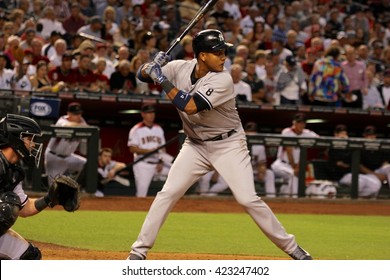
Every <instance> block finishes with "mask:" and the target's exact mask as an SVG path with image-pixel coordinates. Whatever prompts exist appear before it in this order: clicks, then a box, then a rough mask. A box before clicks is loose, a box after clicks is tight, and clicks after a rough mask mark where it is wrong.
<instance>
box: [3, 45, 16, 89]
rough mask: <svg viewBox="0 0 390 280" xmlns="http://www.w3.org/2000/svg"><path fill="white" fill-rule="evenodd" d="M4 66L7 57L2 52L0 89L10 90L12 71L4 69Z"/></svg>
mask: <svg viewBox="0 0 390 280" xmlns="http://www.w3.org/2000/svg"><path fill="white" fill-rule="evenodd" d="M6 65H7V55H6V54H5V53H3V52H0V89H3V90H11V89H12V80H13V76H14V71H13V70H11V69H6V68H5V66H6Z"/></svg>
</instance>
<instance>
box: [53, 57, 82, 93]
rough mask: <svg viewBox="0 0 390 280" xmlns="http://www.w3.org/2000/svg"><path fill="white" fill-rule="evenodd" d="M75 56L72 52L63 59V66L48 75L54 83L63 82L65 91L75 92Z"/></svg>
mask: <svg viewBox="0 0 390 280" xmlns="http://www.w3.org/2000/svg"><path fill="white" fill-rule="evenodd" d="M72 61H73V55H72V53H71V52H70V51H68V52H65V53H64V54H63V55H62V57H61V65H60V66H57V67H55V68H54V69H51V70H50V71H49V73H48V76H49V79H50V81H51V82H52V83H58V82H63V83H64V89H67V90H74V88H75V87H76V85H77V80H76V71H75V70H74V69H72Z"/></svg>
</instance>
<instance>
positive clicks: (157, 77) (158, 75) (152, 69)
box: [145, 62, 167, 85]
mask: <svg viewBox="0 0 390 280" xmlns="http://www.w3.org/2000/svg"><path fill="white" fill-rule="evenodd" d="M145 73H146V74H148V75H149V77H150V78H151V79H152V80H153V81H154V82H155V83H156V84H159V85H161V84H162V82H164V81H165V80H166V79H167V78H166V77H165V76H164V75H163V74H162V72H161V66H160V65H158V64H157V63H155V62H151V63H149V64H148V65H147V66H146V68H145Z"/></svg>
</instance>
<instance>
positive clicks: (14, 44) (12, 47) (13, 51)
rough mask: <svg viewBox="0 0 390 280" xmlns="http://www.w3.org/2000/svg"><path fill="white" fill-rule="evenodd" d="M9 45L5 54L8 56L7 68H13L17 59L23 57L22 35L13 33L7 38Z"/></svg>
mask: <svg viewBox="0 0 390 280" xmlns="http://www.w3.org/2000/svg"><path fill="white" fill-rule="evenodd" d="M7 43H8V44H7V46H6V49H5V51H4V54H5V55H6V56H7V64H6V67H7V68H13V67H14V66H15V64H16V62H17V61H21V60H22V59H23V53H24V52H23V50H22V48H21V47H19V45H20V37H19V36H16V35H11V36H9V37H8V39H7Z"/></svg>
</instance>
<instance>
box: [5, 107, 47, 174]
mask: <svg viewBox="0 0 390 280" xmlns="http://www.w3.org/2000/svg"><path fill="white" fill-rule="evenodd" d="M41 135H42V132H41V128H40V127H39V125H38V124H37V122H36V121H34V120H33V119H31V118H28V117H24V116H19V115H14V114H7V116H6V117H4V118H3V119H1V120H0V140H1V142H0V146H9V147H11V148H12V149H13V150H14V151H15V152H16V153H17V154H18V155H19V156H20V158H21V159H22V160H23V161H24V162H25V163H26V164H28V165H30V166H33V165H34V164H35V165H36V166H37V167H38V165H39V161H40V158H41V153H42V143H35V142H34V138H35V137H36V136H38V137H39V136H41ZM26 138H28V140H29V141H27V140H26Z"/></svg>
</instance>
